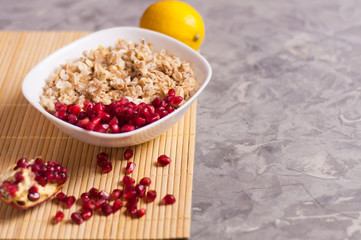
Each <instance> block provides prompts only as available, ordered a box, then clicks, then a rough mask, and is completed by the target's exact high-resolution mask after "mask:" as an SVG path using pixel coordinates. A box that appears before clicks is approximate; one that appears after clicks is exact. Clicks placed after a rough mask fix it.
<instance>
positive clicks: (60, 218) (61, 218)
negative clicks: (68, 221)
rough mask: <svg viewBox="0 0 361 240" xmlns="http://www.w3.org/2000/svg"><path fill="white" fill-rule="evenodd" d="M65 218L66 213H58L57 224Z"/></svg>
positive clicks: (56, 216)
mask: <svg viewBox="0 0 361 240" xmlns="http://www.w3.org/2000/svg"><path fill="white" fill-rule="evenodd" d="M63 218H64V213H63V212H62V211H57V212H56V214H55V217H54V220H55V222H56V223H58V222H61V221H62V220H63Z"/></svg>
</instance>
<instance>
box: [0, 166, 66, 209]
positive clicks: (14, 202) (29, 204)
mask: <svg viewBox="0 0 361 240" xmlns="http://www.w3.org/2000/svg"><path fill="white" fill-rule="evenodd" d="M15 167H16V164H14V165H13V166H12V167H10V168H9V169H14V168H15ZM49 184H51V183H49ZM63 186H64V184H61V185H57V187H56V188H55V190H54V192H53V193H52V194H50V195H49V196H48V197H47V198H45V199H43V200H41V201H37V202H31V201H28V202H27V203H25V205H20V204H18V203H17V201H18V199H17V198H16V197H11V198H9V199H6V198H4V196H3V195H2V194H1V193H0V200H1V201H2V202H3V203H5V204H7V205H9V206H11V207H13V208H16V209H18V210H27V209H29V208H33V207H35V206H38V205H40V204H42V203H43V202H45V201H47V200H49V199H50V198H52V197H53V196H54V195H55V194H57V193H58V192H59V191H60V190H61V189H62V188H63ZM40 198H41V196H40Z"/></svg>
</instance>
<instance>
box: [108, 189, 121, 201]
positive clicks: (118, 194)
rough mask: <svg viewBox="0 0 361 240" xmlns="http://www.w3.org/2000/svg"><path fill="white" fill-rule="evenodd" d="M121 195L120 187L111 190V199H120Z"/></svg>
mask: <svg viewBox="0 0 361 240" xmlns="http://www.w3.org/2000/svg"><path fill="white" fill-rule="evenodd" d="M122 195H123V191H122V190H120V189H114V190H113V192H112V196H111V199H112V200H117V199H120V198H121V197H122Z"/></svg>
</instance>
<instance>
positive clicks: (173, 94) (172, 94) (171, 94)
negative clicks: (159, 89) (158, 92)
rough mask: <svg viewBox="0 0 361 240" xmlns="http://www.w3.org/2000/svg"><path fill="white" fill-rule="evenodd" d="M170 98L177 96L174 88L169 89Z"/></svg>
mask: <svg viewBox="0 0 361 240" xmlns="http://www.w3.org/2000/svg"><path fill="white" fill-rule="evenodd" d="M168 96H175V90H174V89H173V88H171V89H169V91H168Z"/></svg>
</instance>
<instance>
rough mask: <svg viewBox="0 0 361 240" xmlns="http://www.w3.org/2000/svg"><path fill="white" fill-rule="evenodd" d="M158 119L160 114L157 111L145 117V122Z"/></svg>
mask: <svg viewBox="0 0 361 240" xmlns="http://www.w3.org/2000/svg"><path fill="white" fill-rule="evenodd" d="M159 119H160V116H159V114H158V113H153V114H152V115H149V116H148V117H147V118H146V121H147V123H153V122H155V121H157V120H159Z"/></svg>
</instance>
